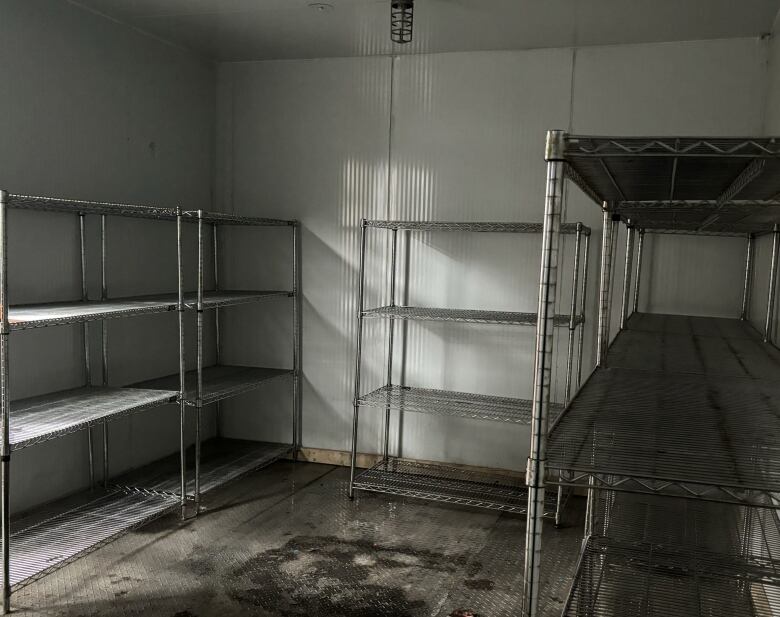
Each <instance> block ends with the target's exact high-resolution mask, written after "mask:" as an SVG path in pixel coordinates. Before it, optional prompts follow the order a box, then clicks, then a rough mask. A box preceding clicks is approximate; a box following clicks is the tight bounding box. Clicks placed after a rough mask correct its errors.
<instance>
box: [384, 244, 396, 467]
mask: <svg viewBox="0 0 780 617" xmlns="http://www.w3.org/2000/svg"><path fill="white" fill-rule="evenodd" d="M391 234H392V238H391V242H392V248H391V250H390V306H395V271H396V254H397V250H398V230H397V229H393V230H392V232H391ZM387 327H388V329H389V330H388V334H387V388H388V391H387V405H386V406H385V440H384V442H385V445H384V450H383V454H384V460H385V462H387V461H388V460H389V458H390V388H391V387H392V385H393V338H394V334H395V320H394V319H390V320H389V322H388V325H387Z"/></svg>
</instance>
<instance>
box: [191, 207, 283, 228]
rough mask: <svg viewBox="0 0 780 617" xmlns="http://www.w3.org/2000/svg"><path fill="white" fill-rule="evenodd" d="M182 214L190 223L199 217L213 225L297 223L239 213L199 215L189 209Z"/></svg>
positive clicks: (268, 225)
mask: <svg viewBox="0 0 780 617" xmlns="http://www.w3.org/2000/svg"><path fill="white" fill-rule="evenodd" d="M182 215H183V216H184V217H185V220H187V221H188V222H190V223H196V222H197V221H198V218H200V219H201V220H203V222H204V223H209V224H211V225H245V226H249V227H289V226H293V225H296V224H297V222H296V221H292V220H284V219H271V218H260V217H256V216H240V215H237V214H225V213H222V212H203V213H202V216H200V217H199V216H198V211H197V210H187V211H185V212H182Z"/></svg>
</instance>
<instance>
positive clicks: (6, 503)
mask: <svg viewBox="0 0 780 617" xmlns="http://www.w3.org/2000/svg"><path fill="white" fill-rule="evenodd" d="M7 215H8V193H6V192H5V191H2V190H0V320H1V321H0V427H1V429H0V430H2V441H0V466H1V467H2V469H0V484H1V485H2V486H0V491H1V492H2V497H1V498H0V499H2V504H0V517H1V520H0V527H2V567H3V614H8V613H10V612H11V552H10V544H11V507H10V489H11V469H10V468H11V443H10V435H9V432H10V424H9V415H10V411H11V409H10V407H11V391H10V386H9V383H8V369H9V367H8V335H9V331H10V330H9V326H8V227H7Z"/></svg>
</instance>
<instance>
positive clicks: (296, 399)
mask: <svg viewBox="0 0 780 617" xmlns="http://www.w3.org/2000/svg"><path fill="white" fill-rule="evenodd" d="M301 274H302V269H301V222H300V221H295V223H294V224H293V293H294V295H295V297H294V298H293V312H294V315H293V441H292V445H293V460H298V450H300V448H301V443H302V433H301V422H302V420H303V416H302V409H301V401H302V397H301V394H302V392H301V388H302V387H303V381H302V380H303V374H302V368H301V367H302V362H301V356H302V352H303V350H302V347H301V334H302V328H301V324H302V320H303V313H302V308H303V306H302V301H303V299H302V297H301V294H302V291H301Z"/></svg>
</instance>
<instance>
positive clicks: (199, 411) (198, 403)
mask: <svg viewBox="0 0 780 617" xmlns="http://www.w3.org/2000/svg"><path fill="white" fill-rule="evenodd" d="M203 227H204V222H203V210H198V299H197V307H196V308H197V338H198V344H197V385H196V395H195V515H196V516H197V515H198V513H199V512H200V446H201V444H200V441H201V434H200V424H201V416H202V415H203V279H204V276H203V268H204V265H205V260H204V256H203V252H204V250H203V240H204V238H203V234H204V228H203Z"/></svg>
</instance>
